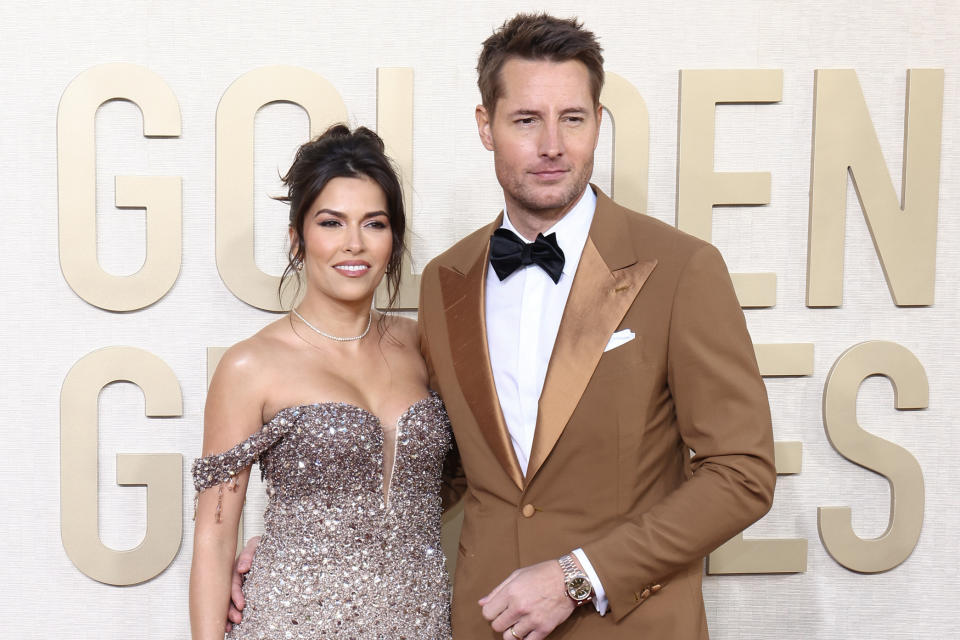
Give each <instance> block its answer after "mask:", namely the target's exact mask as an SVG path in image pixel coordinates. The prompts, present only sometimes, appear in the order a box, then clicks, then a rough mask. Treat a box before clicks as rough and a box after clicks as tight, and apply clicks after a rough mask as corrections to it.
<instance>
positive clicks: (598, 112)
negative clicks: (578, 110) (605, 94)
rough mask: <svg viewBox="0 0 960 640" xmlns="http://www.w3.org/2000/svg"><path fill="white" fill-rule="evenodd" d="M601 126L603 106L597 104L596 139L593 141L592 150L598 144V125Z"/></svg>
mask: <svg viewBox="0 0 960 640" xmlns="http://www.w3.org/2000/svg"><path fill="white" fill-rule="evenodd" d="M601 124H603V105H602V104H600V103H597V139H596V140H594V141H593V148H594V150H596V148H597V145H598V144H600V125H601Z"/></svg>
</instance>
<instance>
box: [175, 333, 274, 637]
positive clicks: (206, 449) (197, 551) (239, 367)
mask: <svg viewBox="0 0 960 640" xmlns="http://www.w3.org/2000/svg"><path fill="white" fill-rule="evenodd" d="M259 359H260V358H258V357H257V351H256V349H255V347H254V346H252V345H250V344H249V343H240V344H238V345H236V346H234V347H232V348H231V349H230V350H228V351H227V353H226V354H224V356H223V359H222V360H221V361H220V364H219V366H218V367H217V371H216V373H215V374H214V376H213V380H212V381H211V382H210V388H209V391H208V394H207V403H206V407H205V409H204V418H203V423H204V426H203V453H204V455H210V454H216V453H221V452H224V451H227V450H229V449H231V448H232V447H234V446H235V445H237V444H238V443H240V442H243V441H244V440H245V439H247V438H248V437H249V436H250V435H251V434H253V433H254V432H256V431H257V430H258V429H259V428H260V426H261V422H262V413H263V394H262V388H263V375H264V374H263V370H262V368H261V367H260V364H259V363H258V362H257V361H258V360H259ZM249 478H250V468H249V467H246V468H244V469H238V470H237V473H236V475H234V476H233V477H232V480H231V481H228V482H223V483H220V484H215V485H213V486H210V487H208V488H206V489H204V490H202V491H201V492H200V494H199V496H198V499H197V505H196V514H195V524H194V534H193V564H192V567H191V570H190V628H191V632H192V637H193V640H212V639H216V640H222V639H223V633H224V628H225V625H226V622H227V607H228V605H229V602H230V578H231V573H232V570H233V559H234V555H235V554H236V548H237V529H238V526H239V523H240V515H241V512H242V510H243V502H244V497H245V495H246V489H247V482H248V480H249Z"/></svg>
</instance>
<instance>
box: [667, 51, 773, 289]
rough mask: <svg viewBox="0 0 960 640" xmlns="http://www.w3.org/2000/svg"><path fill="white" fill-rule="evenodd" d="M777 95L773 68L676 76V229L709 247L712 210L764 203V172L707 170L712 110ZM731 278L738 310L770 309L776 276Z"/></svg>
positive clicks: (766, 193) (767, 197) (711, 148)
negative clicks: (748, 308) (733, 103)
mask: <svg viewBox="0 0 960 640" xmlns="http://www.w3.org/2000/svg"><path fill="white" fill-rule="evenodd" d="M782 94H783V71H781V70H779V69H769V70H768V69H749V70H740V69H734V70H693V71H691V70H687V69H685V70H682V71H680V113H679V119H680V142H679V150H678V151H677V228H679V229H681V230H683V231H686V232H687V233H690V234H692V235H695V236H697V237H698V238H701V239H703V240H706V241H707V242H710V241H711V238H712V235H713V207H714V205H734V204H736V205H758V204H769V202H770V174H769V173H766V172H763V173H717V172H715V171H714V170H713V154H714V123H715V120H716V105H718V104H721V103H731V102H736V103H743V102H779V101H780V100H781V95H782ZM731 278H732V279H733V285H734V287H735V288H736V290H737V297H738V298H739V299H740V304H741V306H744V307H772V306H774V305H775V304H776V301H777V277H776V274H773V273H733V274H731Z"/></svg>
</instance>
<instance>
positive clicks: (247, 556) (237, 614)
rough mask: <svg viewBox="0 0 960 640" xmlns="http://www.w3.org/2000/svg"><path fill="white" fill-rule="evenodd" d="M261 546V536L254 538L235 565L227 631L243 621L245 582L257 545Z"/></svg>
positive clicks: (248, 541) (248, 542) (249, 541)
mask: <svg viewBox="0 0 960 640" xmlns="http://www.w3.org/2000/svg"><path fill="white" fill-rule="evenodd" d="M259 544H260V536H254V537H252V538H250V539H249V540H247V544H246V546H245V547H244V548H243V551H241V552H240V555H239V556H237V560H236V562H234V563H233V580H232V581H231V584H230V611H228V612H227V627H226V628H227V631H230V629H232V628H233V624H234V623H238V622H240V621H242V620H243V613H242V611H243V607H244V606H246V604H247V603H246V601H245V600H244V599H243V580H244V576H245V575H247V572H248V571H250V566H251V565H252V564H253V555H254V554H255V553H256V552H257V545H259Z"/></svg>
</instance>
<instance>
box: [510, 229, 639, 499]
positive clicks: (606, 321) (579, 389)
mask: <svg viewBox="0 0 960 640" xmlns="http://www.w3.org/2000/svg"><path fill="white" fill-rule="evenodd" d="M591 235H592V234H591ZM656 264H657V261H656V260H641V261H635V262H634V263H633V264H632V265H629V266H626V267H623V268H621V269H615V270H613V271H611V270H610V268H609V267H608V266H607V263H606V262H605V261H604V259H603V258H602V257H601V255H600V252H599V251H598V249H597V246H596V245H595V244H594V242H593V239H592V237H591V238H588V239H587V243H586V245H584V247H583V255H582V256H581V258H580V265H579V266H578V267H577V274H576V277H575V279H574V281H573V286H572V287H571V289H570V297H569V298H568V299H567V306H566V308H564V311H563V319H562V320H561V322H560V330H559V331H558V333H557V341H556V343H555V344H554V347H553V355H552V356H551V358H550V364H549V366H548V367H547V376H546V379H545V380H544V383H543V392H542V393H541V394H540V405H539V410H538V414H537V428H536V432H535V435H534V438H533V447H532V449H531V451H530V464H529V467H528V468H527V477H526V484H527V485H529V484H530V481H531V480H532V478H533V477H534V475H535V474H536V473H537V471H538V470H539V469H540V467H541V466H542V465H543V462H544V461H545V460H546V459H547V456H548V455H550V451H552V450H553V447H554V445H556V443H557V440H558V439H559V438H560V434H561V433H563V429H564V427H566V425H567V422H568V421H569V420H570V416H571V415H573V412H574V410H575V409H576V407H577V404H578V403H579V402H580V398H581V396H583V392H584V390H585V389H586V387H587V383H588V382H590V377H591V376H592V375H593V371H594V369H596V367H597V363H598V362H599V361H600V356H601V355H603V349H604V347H605V346H606V345H607V342H608V341H609V340H610V336H611V335H612V334H613V332H614V330H615V329H616V328H617V325H619V324H620V321H621V320H623V316H624V315H626V313H627V309H629V308H630V305H631V304H632V303H633V301H634V299H635V298H636V297H637V294H638V293H639V292H640V288H641V287H642V286H643V283H644V282H646V280H647V277H648V276H649V275H650V273H651V272H652V271H653V269H654V267H655V266H656Z"/></svg>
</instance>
